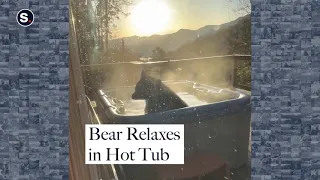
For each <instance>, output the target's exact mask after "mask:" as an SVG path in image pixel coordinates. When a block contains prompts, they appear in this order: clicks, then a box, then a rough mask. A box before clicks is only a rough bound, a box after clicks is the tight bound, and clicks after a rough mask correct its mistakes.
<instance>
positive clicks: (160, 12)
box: [131, 0, 171, 36]
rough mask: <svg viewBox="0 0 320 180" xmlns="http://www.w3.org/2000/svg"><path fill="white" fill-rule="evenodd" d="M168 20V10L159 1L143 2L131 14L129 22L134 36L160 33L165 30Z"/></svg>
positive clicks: (144, 0) (169, 13) (169, 16)
mask: <svg viewBox="0 0 320 180" xmlns="http://www.w3.org/2000/svg"><path fill="white" fill-rule="evenodd" d="M170 19H171V11H170V9H169V8H168V6H167V5H166V4H165V3H163V2H161V1H159V0H143V1H141V2H139V3H138V4H137V5H136V6H135V7H134V9H133V11H132V12H131V22H132V25H133V26H134V30H135V33H136V35H144V36H149V35H153V34H155V33H160V32H161V31H164V30H166V28H167V26H168V23H169V21H170Z"/></svg>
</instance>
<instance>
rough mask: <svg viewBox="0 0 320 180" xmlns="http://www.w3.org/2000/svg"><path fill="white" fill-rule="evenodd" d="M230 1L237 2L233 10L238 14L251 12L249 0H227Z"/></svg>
mask: <svg viewBox="0 0 320 180" xmlns="http://www.w3.org/2000/svg"><path fill="white" fill-rule="evenodd" d="M229 1H230V2H235V1H236V2H237V8H235V9H233V11H234V12H235V13H237V14H240V15H246V14H249V13H251V0H229Z"/></svg>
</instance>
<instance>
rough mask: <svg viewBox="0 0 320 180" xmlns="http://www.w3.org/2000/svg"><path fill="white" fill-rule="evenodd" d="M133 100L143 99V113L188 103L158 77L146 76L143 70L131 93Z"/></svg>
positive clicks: (161, 110)
mask: <svg viewBox="0 0 320 180" xmlns="http://www.w3.org/2000/svg"><path fill="white" fill-rule="evenodd" d="M132 99H133V100H145V101H146V107H145V113H146V114H149V113H159V112H164V111H169V110H173V109H180V108H184V107H188V105H187V104H186V103H185V102H184V101H183V100H182V99H181V98H180V97H179V96H178V95H177V94H176V93H175V92H173V91H172V90H171V89H170V88H169V87H167V86H166V85H165V84H164V83H162V81H161V80H160V79H156V78H154V77H151V76H147V75H146V74H145V72H144V71H142V72H141V77H140V80H139V81H138V83H137V84H136V87H135V92H134V93H133V94H132Z"/></svg>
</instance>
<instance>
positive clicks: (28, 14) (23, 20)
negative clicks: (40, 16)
mask: <svg viewBox="0 0 320 180" xmlns="http://www.w3.org/2000/svg"><path fill="white" fill-rule="evenodd" d="M33 21H34V14H33V12H32V11H31V10H29V9H21V10H20V11H19V12H18V14H17V22H18V23H19V24H20V26H23V27H28V26H30V25H31V24H32V23H33Z"/></svg>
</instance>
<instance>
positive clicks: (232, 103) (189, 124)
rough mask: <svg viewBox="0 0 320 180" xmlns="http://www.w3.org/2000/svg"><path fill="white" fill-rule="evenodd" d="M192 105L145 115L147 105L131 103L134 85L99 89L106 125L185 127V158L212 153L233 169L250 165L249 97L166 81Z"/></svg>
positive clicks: (100, 110) (234, 92)
mask: <svg viewBox="0 0 320 180" xmlns="http://www.w3.org/2000/svg"><path fill="white" fill-rule="evenodd" d="M164 83H165V84H166V85H167V86H169V87H170V88H171V89H172V90H174V91H175V92H176V93H177V94H178V95H179V96H180V97H181V98H182V99H183V100H185V102H186V103H187V104H188V105H189V106H190V107H186V108H181V109H176V110H170V111H166V112H161V113H154V114H144V108H145V102H144V101H137V100H132V99H131V95H132V93H133V92H134V86H126V87H114V88H106V89H103V90H99V93H98V94H99V100H98V108H99V112H102V113H103V114H104V117H106V118H105V119H104V122H103V123H116V124H184V125H185V155H188V154H191V153H194V152H211V153H215V154H217V155H218V156H219V157H221V158H223V159H224V160H226V161H228V163H229V165H230V167H231V168H237V167H239V166H242V165H244V164H246V163H248V146H249V134H250V117H251V106H250V95H249V93H248V92H246V91H244V90H240V89H227V88H218V87H214V86H209V85H204V84H197V83H194V82H190V81H165V82H164Z"/></svg>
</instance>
